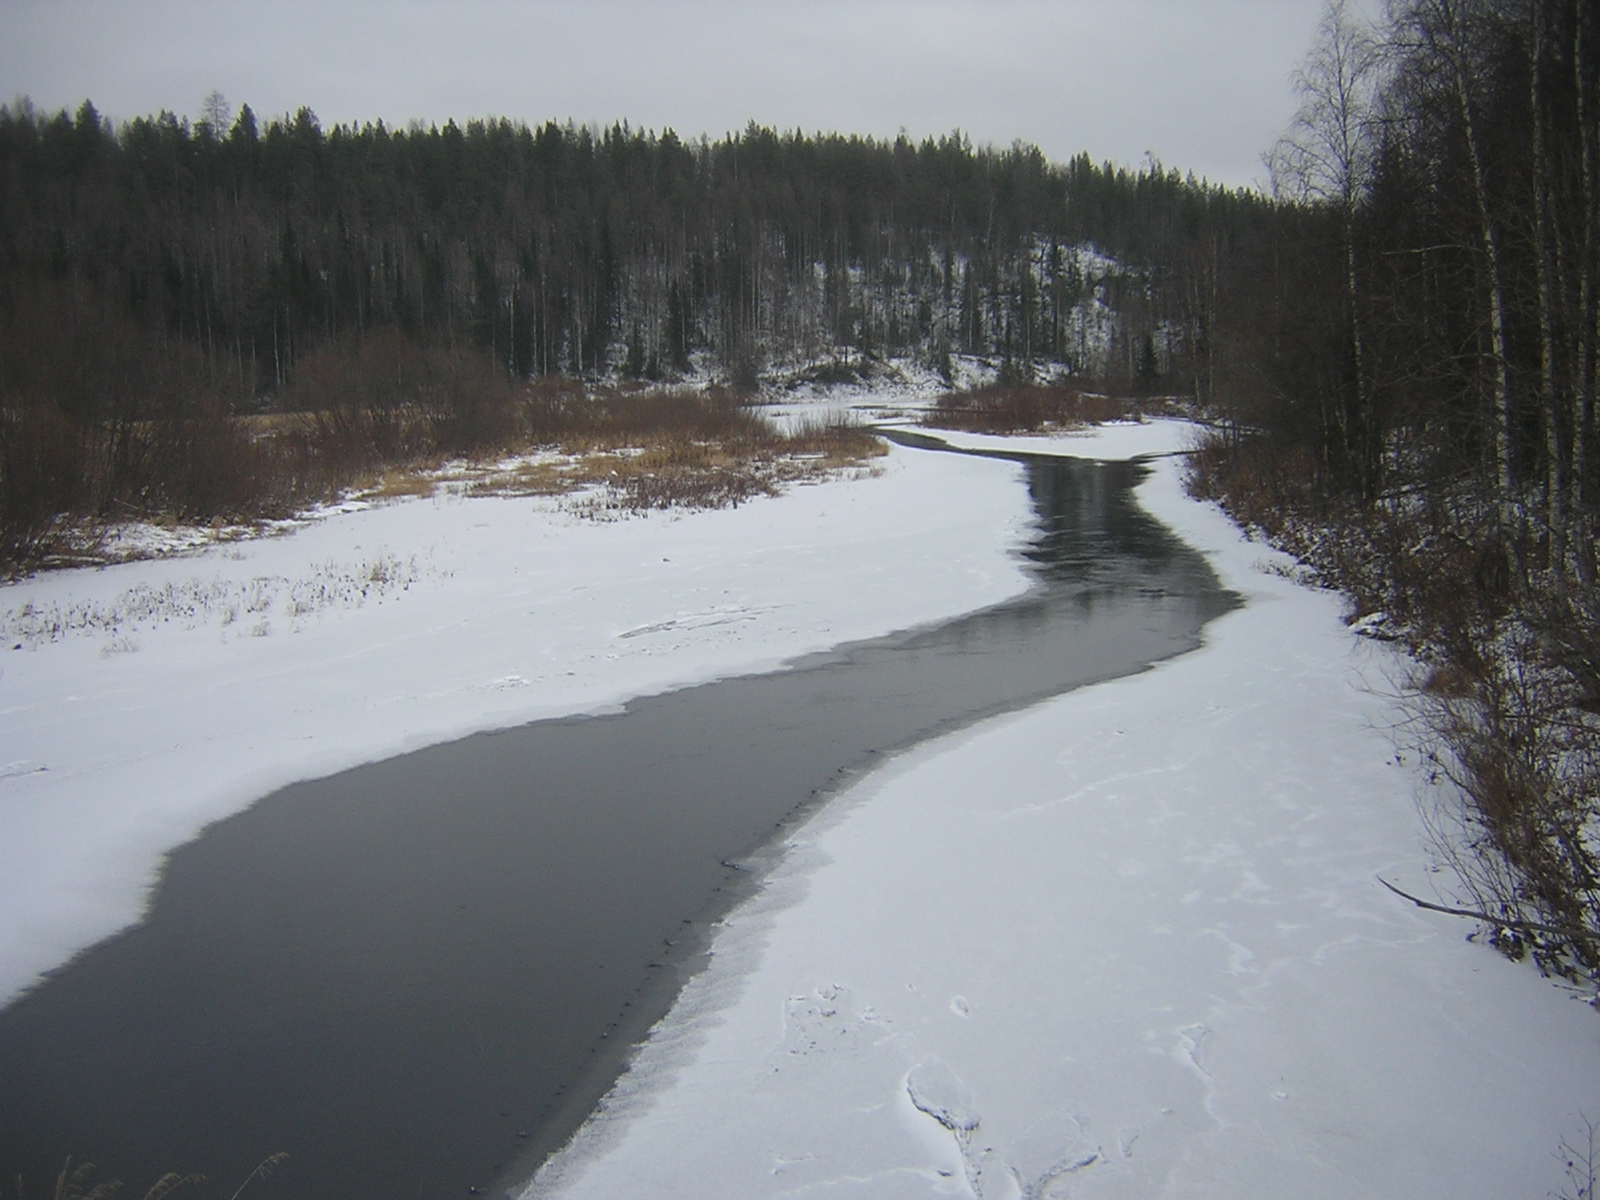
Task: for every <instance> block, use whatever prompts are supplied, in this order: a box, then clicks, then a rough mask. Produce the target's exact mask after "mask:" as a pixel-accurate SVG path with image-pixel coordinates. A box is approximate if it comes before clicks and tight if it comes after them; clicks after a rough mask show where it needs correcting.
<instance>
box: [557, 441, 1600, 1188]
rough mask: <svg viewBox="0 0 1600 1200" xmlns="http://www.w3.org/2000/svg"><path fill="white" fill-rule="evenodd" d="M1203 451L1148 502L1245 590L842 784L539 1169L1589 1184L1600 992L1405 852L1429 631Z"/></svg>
mask: <svg viewBox="0 0 1600 1200" xmlns="http://www.w3.org/2000/svg"><path fill="white" fill-rule="evenodd" d="M951 440H952V441H958V442H960V443H961V444H963V445H967V446H972V447H975V448H976V447H983V448H1002V447H1006V446H1009V447H1012V448H1016V447H1017V446H1018V442H1016V441H1012V440H1007V439H992V438H981V437H957V436H954V435H952V436H951ZM1022 444H1023V445H1025V446H1026V447H1027V448H1030V449H1034V450H1038V449H1040V448H1041V446H1040V444H1039V443H1038V442H1036V441H1032V440H1029V441H1027V442H1024V443H1022ZM1054 448H1055V449H1057V450H1064V451H1065V452H1068V453H1072V452H1077V453H1088V454H1092V455H1096V456H1100V457H1121V456H1125V455H1127V454H1129V453H1131V452H1135V451H1137V450H1139V449H1141V448H1144V449H1150V450H1156V449H1166V448H1170V442H1169V441H1166V440H1165V434H1164V432H1163V431H1160V430H1151V429H1146V430H1142V431H1141V430H1139V429H1136V428H1135V429H1130V428H1126V427H1124V428H1119V429H1112V430H1107V431H1105V432H1104V433H1103V434H1102V435H1101V436H1100V437H1098V438H1094V439H1085V440H1081V441H1076V442H1070V443H1068V444H1067V445H1065V446H1060V445H1058V446H1056V447H1054ZM1179 475H1180V472H1179V469H1178V467H1177V465H1176V463H1174V462H1173V461H1171V460H1170V459H1169V460H1166V461H1162V462H1159V463H1157V464H1156V469H1155V471H1154V472H1153V474H1152V475H1151V477H1150V478H1149V479H1148V480H1147V481H1146V482H1145V483H1144V484H1143V485H1142V487H1141V488H1140V492H1139V496H1140V500H1141V502H1142V503H1144V504H1145V505H1146V507H1147V508H1149V509H1150V510H1151V511H1152V512H1153V513H1154V514H1155V515H1156V516H1157V517H1158V518H1159V519H1161V520H1163V521H1164V522H1166V523H1167V524H1168V525H1170V526H1171V527H1173V528H1174V529H1175V530H1176V531H1177V532H1178V534H1179V535H1180V536H1181V537H1183V538H1184V539H1185V540H1186V541H1188V542H1190V543H1191V544H1193V545H1195V546H1197V547H1198V548H1200V549H1201V550H1202V551H1203V552H1204V553H1205V554H1206V555H1207V556H1208V558H1209V559H1210V561H1211V562H1212V564H1213V566H1214V568H1215V569H1216V570H1217V572H1218V574H1219V576H1220V577H1221V579H1222V582H1223V583H1224V585H1225V586H1228V587H1230V588H1232V589H1234V590H1236V591H1238V592H1239V593H1241V594H1242V595H1243V596H1244V597H1245V600H1246V604H1245V606H1244V608H1242V609H1241V610H1239V611H1236V612H1234V613H1232V614H1230V615H1228V616H1225V617H1223V618H1220V619H1219V620H1218V621H1217V622H1215V623H1213V625H1211V626H1210V627H1208V631H1207V635H1206V644H1205V646H1204V647H1203V648H1202V649H1201V650H1199V651H1197V652H1195V653H1193V654H1191V655H1188V656H1184V657H1181V658H1178V659H1175V660H1170V661H1168V662H1166V663H1164V664H1161V665H1159V666H1157V667H1156V668H1154V669H1152V670H1151V671H1149V672H1146V673H1144V674H1141V675H1138V676H1133V677H1129V678H1125V679H1121V680H1117V681H1113V682H1110V683H1104V684H1099V685H1096V686H1094V687H1090V688H1086V689H1083V690H1081V691H1078V692H1074V693H1071V694H1069V695H1067V696H1064V697H1061V698H1059V699H1057V700H1054V701H1051V702H1048V703H1046V704H1043V705H1040V706H1038V707H1036V708H1034V709H1031V710H1029V711H1026V712H1024V713H1020V714H1014V715H1010V716H1004V717H998V718H995V719H993V720H991V721H988V722H985V723H983V724H981V725H979V726H976V727H974V728H972V729H969V730H967V731H964V732H962V733H959V734H956V735H953V736H951V737H948V738H944V739H940V740H938V741H935V742H932V743H927V744H924V745H922V746H919V747H917V748H914V749H912V750H910V751H908V752H906V753H904V754H903V755H901V756H899V757H898V758H897V759H896V760H894V761H893V762H892V763H890V764H889V765H887V766H886V767H885V768H883V769H881V770H880V771H878V772H877V773H875V774H874V775H872V776H870V777H869V778H867V779H865V780H863V781H861V782H860V783H859V784H858V785H856V786H855V787H853V788H852V789H850V790H849V791H848V792H847V793H845V794H844V795H842V796H841V797H839V798H838V799H837V800H836V801H834V802H833V803H832V804H831V805H830V806H829V807H828V808H826V809H825V810H824V811H823V812H822V813H821V814H820V815H819V816H818V817H817V818H816V819H815V820H813V821H812V822H811V823H810V824H809V825H808V826H806V827H805V828H803V829H802V830H800V831H799V832H798V833H797V834H796V835H795V836H794V837H793V838H792V839H791V840H790V842H789V844H788V845H787V846H786V847H784V848H783V849H782V852H781V854H780V856H779V857H778V859H777V861H776V864H775V865H774V867H773V869H772V871H771V873H770V875H769V877H768V880H767V884H766V886H765V888H764V889H763V890H762V891H761V892H759V893H758V894H757V895H756V896H755V897H754V898H753V899H752V900H750V901H749V902H748V903H746V904H745V905H744V906H742V907H741V908H739V909H737V910H736V911H735V912H734V913H732V914H730V916H729V917H728V918H727V919H726V921H725V922H724V925H723V928H722V929H721V931H720V932H719V934H718V935H717V937H716V939H715V941H714V944H713V950H712V955H711V962H710V965H709V967H708V968H707V969H706V970H705V971H703V972H702V973H701V974H700V975H698V976H696V977H695V978H694V979H693V980H692V981H691V982H690V983H689V985H688V987H687V988H686V990H685V992H684V994H683V995H682V997H681V998H680V1000H679V1001H678V1003H677V1005H676V1006H675V1008H674V1010H673V1012H672V1013H671V1014H670V1015H669V1016H668V1017H667V1018H666V1019H665V1020H664V1021H663V1022H662V1023H661V1024H660V1025H659V1026H658V1027H657V1028H656V1030H655V1031H653V1033H652V1035H651V1038H650V1039H649V1041H648V1042H647V1043H646V1044H645V1045H644V1046H643V1047H642V1048H641V1050H640V1052H639V1054H638V1056H637V1058H636V1060H635V1062H634V1064H633V1067H632V1069H631V1070H630V1072H629V1073H628V1074H626V1075H625V1076H624V1077H623V1078H622V1079H621V1080H620V1081H619V1083H618V1085H617V1086H616V1087H615V1088H614V1089H613V1091H612V1093H611V1094H610V1095H609V1096H608V1098H607V1099H606V1101H605V1102H604V1103H603V1105H602V1106H601V1108H600V1110H599V1111H598V1112H597V1113H596V1115H595V1116H594V1117H592V1118H591V1120H590V1121H589V1122H588V1123H587V1124H586V1125H585V1127H584V1128H583V1129H582V1130H580V1132H579V1134H578V1135H577V1136H576V1137H575V1138H574V1140H573V1142H572V1143H571V1144H570V1145H569V1147H568V1148H567V1149H566V1150H565V1151H564V1152H562V1153H561V1154H559V1155H558V1156H556V1157H555V1158H554V1159H552V1160H551V1161H550V1162H549V1163H548V1164H546V1166H545V1167H544V1169H543V1170H542V1171H541V1172H540V1173H539V1175H538V1176H536V1178H535V1180H534V1182H533V1184H532V1185H531V1186H530V1187H529V1189H528V1190H527V1193H526V1195H527V1196H528V1197H533V1196H540V1195H560V1196H564V1197H589V1196H596V1197H599V1196H618V1195H627V1196H630V1197H651V1196H660V1197H667V1196H685V1195H694V1196H697V1197H718V1196H727V1197H735V1196H738V1197H752V1196H785V1197H789V1196H827V1197H830V1198H833V1197H853V1196H862V1197H866V1196H872V1197H898V1196H930V1195H955V1196H979V1197H984V1198H986V1200H989V1198H996V1197H1005V1198H1011V1197H1029V1198H1034V1197H1045V1196H1068V1195H1070V1196H1074V1197H1093V1196H1125V1197H1149V1196H1184V1197H1202V1196H1203V1197H1218V1198H1221V1197H1251V1198H1264V1197H1279V1196H1282V1197H1290V1196H1293V1197H1329V1198H1330V1200H1331V1198H1334V1197H1349V1196H1373V1197H1395V1198H1397V1200H1398V1198H1400V1197H1407V1198H1415V1197H1432V1196H1437V1197H1441V1198H1443V1197H1452V1198H1459V1197H1477V1196H1481V1197H1485V1198H1489V1197H1496V1198H1499V1197H1509V1196H1517V1195H1524V1196H1543V1195H1555V1194H1559V1192H1560V1190H1561V1189H1562V1188H1563V1187H1564V1186H1569V1185H1568V1181H1567V1179H1566V1176H1565V1173H1564V1166H1563V1160H1562V1159H1561V1158H1560V1156H1558V1155H1557V1154H1556V1150H1557V1147H1558V1143H1559V1142H1560V1140H1561V1139H1562V1138H1563V1137H1567V1138H1569V1139H1571V1138H1580V1137H1581V1134H1582V1126H1581V1121H1582V1117H1583V1116H1584V1115H1587V1116H1588V1117H1589V1118H1591V1119H1592V1118H1595V1117H1600V1020H1597V1019H1596V1016H1595V1014H1594V1013H1593V1012H1592V1011H1590V1009H1589V1008H1588V1007H1587V1006H1585V1005H1584V1004H1582V1003H1580V1002H1579V1001H1580V1000H1581V999H1582V997H1581V996H1578V995H1576V994H1574V993H1572V992H1570V991H1567V990H1564V989H1562V988H1561V987H1559V986H1558V985H1555V984H1552V983H1551V982H1549V981H1545V980H1542V979H1540V978H1539V977H1538V976H1537V974H1536V973H1535V972H1533V971H1532V970H1531V969H1529V968H1527V967H1525V966H1517V965H1514V964H1511V963H1508V962H1506V961H1505V960H1503V959H1501V958H1500V957H1499V956H1498V955H1496V954H1494V953H1493V952H1491V951H1489V950H1487V949H1485V948H1484V947H1482V946H1481V945H1478V944H1472V943H1469V942H1467V941H1466V940H1465V935H1466V933H1468V932H1469V931H1470V927H1469V926H1466V925H1463V924H1462V923H1461V922H1459V921H1457V920H1455V919H1453V918H1448V917H1442V916H1437V915H1434V914H1424V913H1420V912H1418V911H1416V910H1414V909H1411V908H1409V907H1408V906H1404V905H1403V904H1401V903H1400V902H1398V901H1397V900H1396V899H1395V898H1394V897H1393V896H1391V895H1389V894H1388V893H1387V892H1384V891H1383V890H1382V889H1381V888H1380V886H1379V885H1378V884H1377V882H1376V876H1377V875H1378V874H1380V873H1381V874H1384V875H1387V876H1388V877H1390V878H1398V879H1400V880H1402V881H1403V882H1405V883H1407V884H1409V885H1410V886H1411V887H1412V888H1413V889H1416V890H1421V891H1423V892H1425V893H1426V892H1429V891H1430V890H1431V889H1433V888H1435V887H1448V881H1447V877H1445V876H1443V875H1441V874H1437V873H1432V872H1431V871H1430V863H1431V858H1432V856H1431V853H1430V847H1429V845H1428V843H1427V840H1426V837H1425V836H1424V832H1423V827H1422V823H1421V821H1420V820H1419V815H1418V808H1417V805H1418V803H1419V802H1420V803H1422V804H1423V805H1427V804H1430V803H1434V802H1436V801H1439V800H1441V799H1444V798H1442V797H1440V796H1439V795H1438V794H1437V793H1435V792H1434V791H1433V787H1434V785H1432V784H1431V783H1429V781H1428V779H1427V777H1426V773H1425V772H1424V771H1422V770H1421V769H1420V768H1419V766H1418V764H1417V763H1416V762H1415V761H1414V759H1413V758H1412V757H1411V756H1410V755H1408V754H1407V752H1406V744H1407V741H1406V737H1405V734H1404V729H1403V722H1404V720H1405V711H1404V708H1403V706H1402V705H1401V704H1400V703H1399V702H1398V695H1399V691H1400V685H1401V684H1402V683H1403V681H1404V678H1405V676H1406V673H1407V664H1406V662H1405V661H1404V660H1403V659H1402V658H1400V657H1399V656H1398V655H1396V654H1395V653H1394V652H1392V651H1391V650H1390V649H1388V648H1387V647H1383V646H1380V645H1376V644H1374V643H1372V642H1369V641H1365V640H1363V639H1360V638H1357V637H1355V636H1353V635H1352V634H1351V633H1350V632H1349V631H1348V630H1346V629H1345V628H1344V627H1343V625H1342V623H1341V622H1340V620H1339V609H1340V603H1339V600H1338V598H1337V597H1335V596H1332V595H1330V594H1328V593H1324V592H1317V591H1313V590H1310V589H1308V588H1306V587H1304V586H1301V585H1300V584H1298V583H1296V582H1295V581H1294V572H1293V570H1292V564H1291V563H1290V562H1289V560H1287V559H1286V558H1285V557H1284V556H1282V555H1278V554H1276V553H1274V552H1272V551H1270V550H1267V549H1264V548H1263V547H1261V546H1259V545H1255V544H1252V543H1250V542H1248V541H1247V540H1245V539H1244V538H1242V537H1241V535H1240V533H1239V531H1238V530H1237V528H1235V527H1234V526H1233V525H1232V524H1231V523H1229V522H1228V521H1227V520H1226V518H1225V517H1223V516H1222V514H1221V513H1220V512H1218V511H1217V510H1216V509H1215V508H1213V507H1211V506H1208V505H1203V504H1198V503H1196V502H1194V501H1192V500H1190V499H1188V498H1187V497H1185V496H1184V495H1183V492H1182V488H1181V483H1180V478H1179Z"/></svg>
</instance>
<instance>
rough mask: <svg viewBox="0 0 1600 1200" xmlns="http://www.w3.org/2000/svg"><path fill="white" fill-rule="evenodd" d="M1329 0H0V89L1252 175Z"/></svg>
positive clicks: (145, 108) (1225, 176) (191, 108)
mask: <svg viewBox="0 0 1600 1200" xmlns="http://www.w3.org/2000/svg"><path fill="white" fill-rule="evenodd" d="M1322 4H1323V0H1053V2H1050V3H1044V2H1040V0H986V2H984V3H979V2H977V0H854V2H842V0H771V2H768V3H760V2H756V3H750V2H746V3H732V2H729V0H597V2H594V3H574V2H567V3H552V2H548V0H517V2H512V0H453V2H451V3H441V2H427V0H389V2H382V3H379V2H375V0H358V2H352V3H339V2H338V0H316V2H307V0H275V2H265V0H263V2H260V3H253V4H244V3H230V2H228V0H0V97H8V96H21V95H27V96H29V97H31V98H32V99H33V101H34V103H35V104H37V105H39V106H40V107H41V108H46V109H56V108H61V107H63V106H65V107H71V108H76V106H77V105H78V104H79V103H80V102H81V101H82V100H83V99H84V98H85V97H88V98H89V99H92V100H93V101H94V102H95V104H96V105H97V106H98V107H99V108H100V110H101V111H102V112H104V113H106V114H107V115H108V116H111V117H112V118H114V119H116V120H119V121H120V120H124V119H127V118H129V117H133V116H139V115H143V114H147V113H153V112H156V111H159V110H160V109H163V108H166V109H171V110H172V111H174V112H177V113H180V114H183V115H186V116H190V117H193V116H195V115H196V114H197V113H198V112H199V110H200V104H201V101H202V99H203V98H204V96H205V95H206V94H207V93H208V92H210V91H211V90H212V89H213V88H215V89H218V90H220V91H221V92H222V93H224V94H225V95H226V96H227V98H228V99H229V100H230V101H232V102H233V104H234V105H235V106H236V107H237V105H238V104H239V103H241V102H246V103H248V104H250V106H251V107H252V108H254V109H255V110H256V112H257V113H258V114H260V115H261V116H263V117H265V116H272V115H277V114H281V113H284V112H287V111H290V110H292V109H296V108H298V107H299V106H301V105H302V104H307V105H310V106H311V107H312V108H313V109H314V110H315V111H316V113H317V115H318V116H319V117H320V118H321V119H322V122H323V124H324V126H328V125H332V124H335V123H339V122H361V121H368V120H375V119H377V118H380V117H381V118H382V119H383V120H385V121H386V122H389V123H390V124H401V125H403V124H405V123H406V122H408V121H411V120H422V121H437V122H443V121H444V120H445V119H446V118H447V117H454V118H456V119H457V120H458V121H459V120H464V119H466V118H469V117H476V116H486V115H495V116H501V115H503V116H508V117H512V118H515V119H521V120H526V121H528V122H530V123H539V122H543V121H545V120H547V119H550V118H555V119H557V120H559V121H566V120H567V119H568V118H571V119H573V120H576V121H578V122H580V123H581V122H590V121H593V122H600V123H603V124H609V123H611V122H612V121H617V120H624V119H626V120H627V121H629V122H630V123H631V124H632V125H633V126H635V127H644V128H647V129H654V130H660V129H663V128H665V127H668V126H670V127H672V128H673V129H675V130H677V132H678V133H679V134H680V135H682V136H686V137H695V136H698V135H699V134H701V133H709V134H710V135H711V136H713V137H717V136H720V135H722V134H723V133H726V132H728V131H731V130H738V129H742V128H743V127H744V125H745V123H746V122H747V121H750V120H752V119H753V120H755V121H758V122H760V123H761V124H764V125H772V126H776V127H778V128H781V129H793V128H795V127H799V128H802V129H804V130H805V131H806V132H808V133H809V132H815V131H817V130H830V131H840V132H846V133H864V134H873V135H877V136H886V137H892V136H894V135H895V134H896V133H898V132H899V131H900V130H902V129H904V130H905V131H906V132H907V133H908V134H910V135H911V136H912V137H914V138H917V139H921V138H923V137H926V136H929V135H937V134H941V133H948V132H949V131H951V130H953V129H957V128H959V129H961V130H962V131H964V132H965V133H967V134H968V136H970V137H971V138H972V139H973V141H975V142H978V143H980V144H981V143H992V144H995V145H1000V146H1005V145H1009V144H1010V143H1011V142H1012V141H1014V140H1016V139H1021V140H1023V141H1028V142H1033V143H1034V144H1036V145H1038V146H1039V147H1040V148H1041V149H1043V150H1044V152H1045V153H1046V154H1047V155H1048V156H1049V157H1051V158H1053V159H1058V160H1061V159H1066V158H1070V157H1071V156H1073V155H1074V154H1077V153H1078V152H1079V151H1088V153H1089V154H1090V155H1091V156H1092V157H1093V158H1094V159H1095V160H1096V161H1100V160H1106V159H1110V160H1112V161H1114V162H1119V163H1123V164H1126V165H1130V166H1131V165H1136V164H1138V163H1140V162H1142V161H1143V159H1144V156H1145V154H1146V153H1147V152H1148V153H1151V154H1154V155H1155V157H1156V158H1158V159H1160V160H1161V161H1162V162H1164V163H1166V164H1167V165H1168V166H1174V167H1179V168H1181V169H1183V170H1186V171H1187V170H1193V171H1194V172H1195V173H1196V174H1197V175H1204V176H1207V177H1209V178H1210V179H1212V180H1213V181H1216V182H1223V183H1229V184H1247V183H1251V182H1254V181H1257V180H1260V179H1262V178H1264V176H1265V172H1264V170H1263V169H1262V167H1261V164H1260V155H1261V151H1262V150H1263V149H1264V148H1265V147H1266V146H1267V145H1268V144H1269V143H1270V142H1271V141H1272V139H1273V138H1274V137H1275V136H1276V134H1277V133H1278V131H1279V130H1280V129H1281V128H1282V127H1283V126H1284V125H1285V124H1286V123H1287V121H1288V120H1289V117H1290V116H1291V115H1292V113H1293V111H1294V108H1295V100H1294V96H1293V95H1292V93H1291V91H1290V87H1289V82H1288V79H1289V73H1290V71H1291V70H1292V69H1293V68H1294V66H1295V64H1296V63H1297V62H1298V61H1299V59H1300V57H1301V56H1302V55H1303V54H1304V52H1305V50H1306V48H1307V47H1308V46H1309V45H1310V41H1311V37H1312V34H1313V31H1314V29H1315V26H1316V23H1317V19H1318V17H1319V15H1320V12H1321V9H1322Z"/></svg>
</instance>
